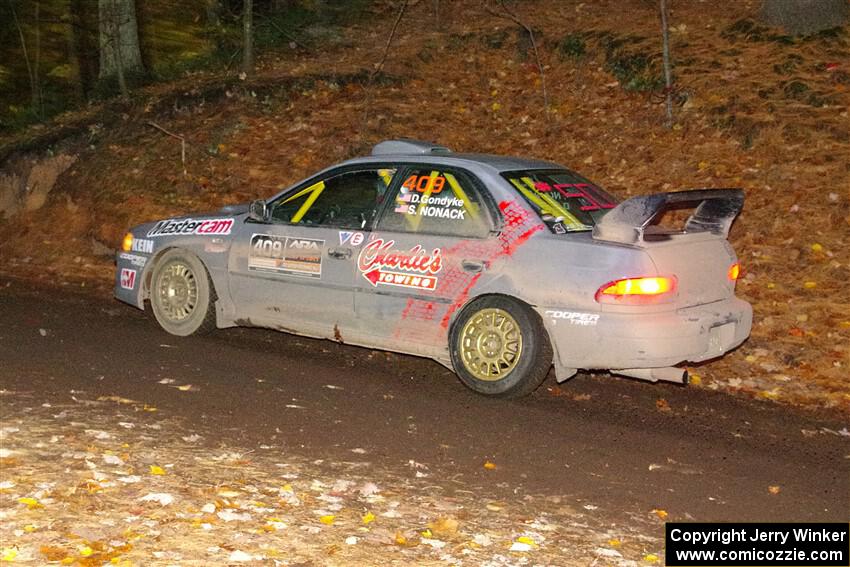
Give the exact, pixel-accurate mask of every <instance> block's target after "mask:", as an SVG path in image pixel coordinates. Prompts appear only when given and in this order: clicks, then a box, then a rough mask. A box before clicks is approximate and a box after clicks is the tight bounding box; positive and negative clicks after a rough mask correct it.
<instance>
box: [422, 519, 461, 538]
mask: <svg viewBox="0 0 850 567" xmlns="http://www.w3.org/2000/svg"><path fill="white" fill-rule="evenodd" d="M458 525H459V524H458V521H457V520H455V519H454V518H437V519H436V520H434V521H433V522H430V523H429V524H428V528H429V530H430V531H431V532H433V533H434V535H436V536H437V537H438V538H444V539H451V538H453V537H455V536H457V529H458ZM425 537H431V536H430V535H429V536H425Z"/></svg>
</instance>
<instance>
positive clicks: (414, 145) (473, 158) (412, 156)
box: [340, 139, 564, 172]
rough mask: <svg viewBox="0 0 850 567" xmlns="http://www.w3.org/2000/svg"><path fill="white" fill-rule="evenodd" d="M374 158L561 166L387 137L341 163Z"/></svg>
mask: <svg viewBox="0 0 850 567" xmlns="http://www.w3.org/2000/svg"><path fill="white" fill-rule="evenodd" d="M375 162H404V163H423V164H442V165H459V166H463V165H469V164H476V165H484V166H487V167H490V168H492V169H495V170H496V171H499V172H501V171H513V170H518V169H564V166H562V165H559V164H557V163H554V162H551V161H544V160H538V159H530V158H520V157H513V156H498V155H492V154H474V153H469V154H466V153H464V154H456V153H454V152H452V151H451V150H449V149H448V148H446V147H444V146H439V145H436V144H431V143H428V142H421V141H418V140H407V139H402V140H386V141H383V142H381V143H379V144H377V145H376V146H375V147H374V148H372V155H370V156H364V157H358V158H354V159H350V160H348V161H345V162H343V163H342V164H340V165H351V164H358V163H375Z"/></svg>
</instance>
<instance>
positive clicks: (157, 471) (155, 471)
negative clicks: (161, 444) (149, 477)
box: [151, 465, 165, 476]
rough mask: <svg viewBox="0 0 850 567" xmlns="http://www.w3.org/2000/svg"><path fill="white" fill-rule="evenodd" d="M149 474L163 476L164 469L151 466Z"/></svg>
mask: <svg viewBox="0 0 850 567" xmlns="http://www.w3.org/2000/svg"><path fill="white" fill-rule="evenodd" d="M151 474H155V475H158V476H162V475H164V474H165V469H163V468H162V467H159V466H157V465H151Z"/></svg>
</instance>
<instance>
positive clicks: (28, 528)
mask: <svg viewBox="0 0 850 567" xmlns="http://www.w3.org/2000/svg"><path fill="white" fill-rule="evenodd" d="M35 530H36V528H35V526H34V525H32V524H27V525H26V526H24V531H25V532H27V533H28V534H31V533H32V532H34V531H35Z"/></svg>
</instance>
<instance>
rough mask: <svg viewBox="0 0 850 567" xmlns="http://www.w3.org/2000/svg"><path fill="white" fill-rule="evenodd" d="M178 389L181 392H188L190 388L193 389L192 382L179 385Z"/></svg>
mask: <svg viewBox="0 0 850 567" xmlns="http://www.w3.org/2000/svg"><path fill="white" fill-rule="evenodd" d="M177 389H178V390H180V391H181V392H188V391H189V390H191V389H192V385H191V384H185V385H183V386H177Z"/></svg>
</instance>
